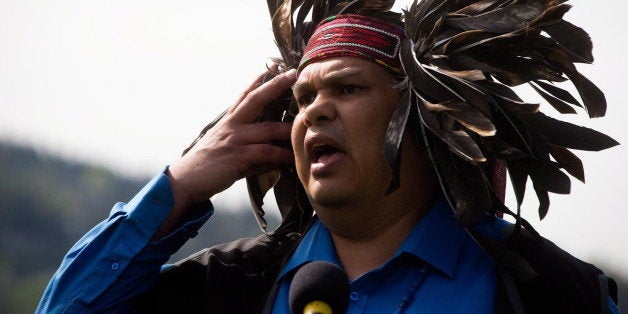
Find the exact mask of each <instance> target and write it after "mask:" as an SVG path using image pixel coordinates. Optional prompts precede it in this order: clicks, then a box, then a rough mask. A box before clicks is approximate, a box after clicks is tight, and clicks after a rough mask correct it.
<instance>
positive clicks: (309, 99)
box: [297, 93, 316, 107]
mask: <svg viewBox="0 0 628 314" xmlns="http://www.w3.org/2000/svg"><path fill="white" fill-rule="evenodd" d="M314 99H316V94H315V93H306V94H303V95H301V96H298V98H297V105H299V107H304V106H307V105H309V104H311V103H313V102H314Z"/></svg>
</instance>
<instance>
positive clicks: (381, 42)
mask: <svg viewBox="0 0 628 314" xmlns="http://www.w3.org/2000/svg"><path fill="white" fill-rule="evenodd" d="M403 38H405V33H404V30H403V29H401V28H399V27H396V26H394V25H391V24H388V23H384V22H382V21H380V20H376V19H373V18H369V17H365V16H361V15H353V14H346V15H336V16H331V17H329V18H327V19H325V20H323V21H322V22H321V23H320V24H319V25H318V26H317V28H316V30H315V31H314V34H312V37H311V38H310V40H309V41H308V43H307V46H306V47H305V51H304V53H303V58H302V59H301V62H300V63H299V69H298V70H299V72H300V71H301V70H303V68H304V67H305V66H306V65H308V64H309V63H311V62H315V61H319V60H323V59H328V58H333V57H357V58H363V59H367V60H369V61H372V62H375V63H377V64H379V65H382V66H384V67H385V68H387V69H388V70H390V71H392V72H395V73H403V72H402V69H401V63H400V61H399V47H400V46H401V40H402V39H403Z"/></svg>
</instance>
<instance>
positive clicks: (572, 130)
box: [521, 112, 619, 151]
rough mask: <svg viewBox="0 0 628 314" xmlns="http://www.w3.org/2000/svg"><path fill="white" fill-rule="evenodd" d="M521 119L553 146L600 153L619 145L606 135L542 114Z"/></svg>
mask: <svg viewBox="0 0 628 314" xmlns="http://www.w3.org/2000/svg"><path fill="white" fill-rule="evenodd" d="M521 117H522V119H524V120H525V122H526V123H527V124H528V125H530V126H531V127H532V128H534V129H535V130H536V131H537V132H539V133H540V134H541V135H543V137H545V138H546V139H547V142H548V143H550V144H553V145H557V146H563V147H567V148H573V149H578V150H588V151H600V150H603V149H607V148H610V147H613V146H616V145H619V143H618V142H617V141H615V140H614V139H612V138H610V137H609V136H608V135H606V134H604V133H600V132H598V131H595V130H592V129H589V128H586V127H582V126H578V125H574V124H571V123H568V122H564V121H560V120H556V119H554V118H551V117H548V116H546V115H545V114H543V113H541V112H538V113H535V114H527V115H522V116H521Z"/></svg>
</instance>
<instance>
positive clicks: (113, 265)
mask: <svg viewBox="0 0 628 314" xmlns="http://www.w3.org/2000/svg"><path fill="white" fill-rule="evenodd" d="M118 268H120V265H119V264H118V263H113V264H111V270H118Z"/></svg>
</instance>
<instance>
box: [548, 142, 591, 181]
mask: <svg viewBox="0 0 628 314" xmlns="http://www.w3.org/2000/svg"><path fill="white" fill-rule="evenodd" d="M549 149H550V154H552V157H554V159H555V160H556V162H557V163H558V165H559V166H560V167H561V168H563V169H565V170H567V172H568V173H569V174H571V175H572V176H574V177H575V178H576V179H578V180H580V181H582V183H584V167H583V166H582V161H581V160H580V158H578V156H576V155H575V154H574V153H572V152H570V151H569V150H568V149H566V148H564V147H560V146H555V145H549Z"/></svg>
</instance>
